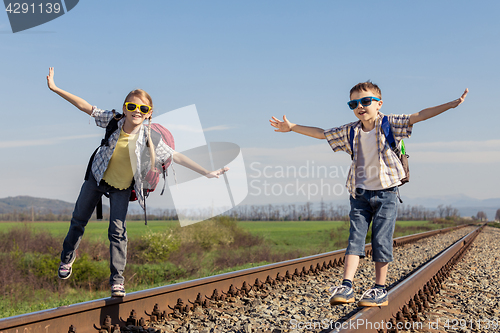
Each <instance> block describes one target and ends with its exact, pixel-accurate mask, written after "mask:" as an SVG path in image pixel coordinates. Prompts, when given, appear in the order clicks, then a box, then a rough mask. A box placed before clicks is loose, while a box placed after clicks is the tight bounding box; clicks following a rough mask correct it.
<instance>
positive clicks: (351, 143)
mask: <svg viewBox="0 0 500 333" xmlns="http://www.w3.org/2000/svg"><path fill="white" fill-rule="evenodd" d="M349 144H350V145H351V160H353V159H354V126H351V129H350V130H349Z"/></svg>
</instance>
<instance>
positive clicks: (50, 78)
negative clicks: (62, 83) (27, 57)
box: [47, 67, 92, 115]
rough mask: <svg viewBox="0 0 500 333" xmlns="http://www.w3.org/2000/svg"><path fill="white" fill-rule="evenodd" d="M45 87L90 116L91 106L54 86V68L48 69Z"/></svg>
mask: <svg viewBox="0 0 500 333" xmlns="http://www.w3.org/2000/svg"><path fill="white" fill-rule="evenodd" d="M47 85H48V86H49V89H50V90H52V91H53V92H55V93H56V94H58V95H59V96H61V97H62V98H64V99H65V100H67V101H68V102H70V103H71V104H73V105H74V106H76V107H77V108H78V109H80V110H82V111H83V112H85V113H87V114H89V115H90V114H92V105H90V104H89V103H88V102H87V101H86V100H84V99H82V98H80V97H78V96H75V95H73V94H70V93H69V92H67V91H64V90H62V89H60V88H58V87H57V86H56V84H55V83H54V67H50V68H49V75H47Z"/></svg>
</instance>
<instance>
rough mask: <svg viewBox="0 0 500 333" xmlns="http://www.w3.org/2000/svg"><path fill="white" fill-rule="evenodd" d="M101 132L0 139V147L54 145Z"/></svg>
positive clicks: (91, 136)
mask: <svg viewBox="0 0 500 333" xmlns="http://www.w3.org/2000/svg"><path fill="white" fill-rule="evenodd" d="M100 136H102V135H101V134H86V135H73V136H63V137H58V138H47V139H38V140H16V141H0V148H14V147H31V146H48V145H54V144H57V143H59V142H62V141H67V140H76V139H86V138H94V137H100Z"/></svg>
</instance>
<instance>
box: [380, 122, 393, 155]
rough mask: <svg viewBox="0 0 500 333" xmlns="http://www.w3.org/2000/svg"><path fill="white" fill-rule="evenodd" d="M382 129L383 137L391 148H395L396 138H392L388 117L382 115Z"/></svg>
mask: <svg viewBox="0 0 500 333" xmlns="http://www.w3.org/2000/svg"><path fill="white" fill-rule="evenodd" d="M381 127H382V131H384V135H385V139H386V140H387V142H388V143H389V146H390V147H391V149H392V150H395V149H396V140H394V134H393V133H392V128H391V124H390V123H389V118H388V117H387V116H384V117H383V118H382V126H381Z"/></svg>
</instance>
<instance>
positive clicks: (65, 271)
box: [57, 253, 76, 280]
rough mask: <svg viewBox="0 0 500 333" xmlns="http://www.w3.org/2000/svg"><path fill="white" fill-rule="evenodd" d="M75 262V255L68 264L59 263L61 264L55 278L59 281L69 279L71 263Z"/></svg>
mask: <svg viewBox="0 0 500 333" xmlns="http://www.w3.org/2000/svg"><path fill="white" fill-rule="evenodd" d="M75 260H76V253H75V255H74V256H73V259H72V260H71V261H70V262H69V263H67V264H65V263H63V262H62V261H61V263H60V264H59V269H58V270H57V276H58V277H59V278H60V279H61V280H66V279H67V278H69V277H70V276H71V272H72V269H71V266H73V263H74V262H75Z"/></svg>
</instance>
